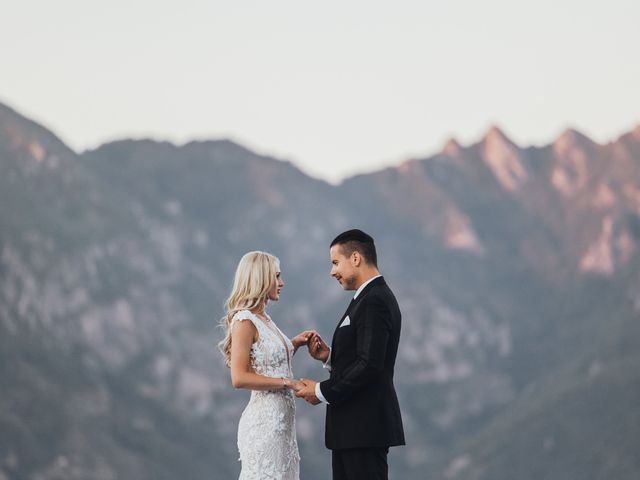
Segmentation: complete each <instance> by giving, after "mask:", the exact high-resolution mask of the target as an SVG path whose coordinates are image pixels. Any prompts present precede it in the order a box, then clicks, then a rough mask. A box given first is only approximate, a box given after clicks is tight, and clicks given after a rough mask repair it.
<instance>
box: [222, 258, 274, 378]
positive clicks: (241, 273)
mask: <svg viewBox="0 0 640 480" xmlns="http://www.w3.org/2000/svg"><path fill="white" fill-rule="evenodd" d="M279 271H280V260H278V258H277V257H275V256H273V255H271V254H270V253H266V252H260V251H255V252H249V253H246V254H245V255H244V256H243V257H242V258H241V259H240V262H239V263H238V267H237V268H236V274H235V277H234V279H233V289H232V290H231V295H229V298H228V299H227V301H226V303H225V310H226V312H227V313H226V315H225V316H224V317H222V321H221V322H220V323H221V326H222V327H223V328H224V329H225V332H226V333H225V337H224V339H223V340H222V341H221V342H220V343H218V348H220V351H221V352H222V354H223V355H224V361H225V363H226V365H227V366H229V364H230V361H231V320H232V318H233V316H234V315H235V314H236V313H237V312H239V311H240V310H254V309H262V308H264V307H265V306H266V304H267V300H268V294H269V291H270V290H271V289H272V288H273V286H274V284H275V283H276V281H277V274H278V272H279Z"/></svg>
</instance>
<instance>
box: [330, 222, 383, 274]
mask: <svg viewBox="0 0 640 480" xmlns="http://www.w3.org/2000/svg"><path fill="white" fill-rule="evenodd" d="M334 245H340V246H341V247H342V253H343V254H344V255H345V256H347V257H349V256H350V255H351V254H352V253H353V252H355V251H357V252H358V253H360V255H362V256H363V257H364V261H365V262H366V263H367V264H369V265H373V266H374V267H376V268H378V255H377V254H376V246H375V244H374V243H373V237H372V236H371V235H367V234H366V233H364V232H363V231H362V230H358V229H357V228H354V229H353V230H347V231H346V232H342V233H341V234H340V235H338V236H337V237H336V238H334V239H333V242H331V245H330V246H329V248H331V247H333V246H334Z"/></svg>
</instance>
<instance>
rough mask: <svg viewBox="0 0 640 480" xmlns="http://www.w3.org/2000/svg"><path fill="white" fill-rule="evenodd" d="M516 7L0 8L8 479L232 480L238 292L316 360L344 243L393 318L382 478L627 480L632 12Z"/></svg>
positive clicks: (343, 296)
mask: <svg viewBox="0 0 640 480" xmlns="http://www.w3.org/2000/svg"><path fill="white" fill-rule="evenodd" d="M518 3H519V2H515V3H514V2H506V1H500V0H491V1H487V2H483V3H481V4H480V3H478V2H471V1H468V0H454V1H451V2H447V3H446V5H445V4H442V5H427V4H424V2H409V1H407V2H404V1H403V2H396V3H394V5H393V6H391V5H388V4H385V3H382V2H366V3H365V2H362V1H353V2H349V4H348V5H345V4H344V3H338V2H335V1H328V2H323V3H322V4H321V5H320V4H318V5H306V4H301V3H300V2H293V1H278V2H270V3H265V2H258V1H248V2H243V3H238V2H235V3H231V2H228V3H227V2H216V1H214V2H211V1H210V2H204V1H196V0H186V1H183V2H181V3H180V4H178V2H171V1H167V2H160V3H159V2H150V1H146V0H141V1H135V2H123V1H120V0H114V1H112V2H109V3H105V4H94V3H92V2H80V1H75V0H62V1H60V2H54V3H51V2H48V3H45V2H41V1H40V2H38V1H33V0H25V1H23V2H20V3H14V4H12V5H11V6H8V7H6V8H4V9H3V13H2V28H1V29H0V54H1V58H2V67H3V68H2V77H1V78H2V83H1V84H0V167H1V174H0V480H9V479H10V480H23V479H24V480H62V479H69V480H75V479H78V480H92V479H96V480H98V479H100V480H103V479H104V480H107V479H140V480H146V479H149V480H165V479H166V480H169V479H172V480H173V479H175V478H176V477H180V478H182V479H184V480H200V479H205V478H206V479H211V478H213V479H231V478H236V477H237V475H238V473H239V471H240V464H239V462H238V460H237V458H238V453H237V448H236V429H237V422H238V419H239V417H240V414H241V412H242V409H243V408H244V405H245V404H246V402H247V401H248V397H249V393H248V392H246V391H235V390H234V389H233V388H232V387H231V385H230V381H229V373H228V370H227V369H226V367H225V366H224V364H223V361H222V357H221V355H220V354H219V352H218V351H217V349H216V346H215V345H216V343H217V342H218V341H219V340H220V339H221V337H222V336H223V332H222V331H221V330H220V329H219V328H218V327H217V324H218V321H219V319H220V317H221V316H222V315H223V313H224V311H223V304H224V300H225V298H226V296H227V294H228V293H229V290H230V287H231V281H232V276H233V272H234V270H235V266H236V264H237V262H238V260H239V258H240V256H241V255H242V254H243V253H245V252H246V251H248V250H253V249H261V250H267V251H269V252H271V253H274V254H275V255H277V256H279V257H280V259H281V263H282V271H283V275H284V280H285V287H284V290H283V294H282V297H281V301H280V302H278V303H276V304H272V305H271V306H270V313H271V316H272V317H273V318H274V320H275V321H276V322H277V323H278V324H279V325H280V326H281V328H282V329H283V330H284V331H285V332H286V333H288V334H289V335H290V336H293V335H294V334H296V333H298V332H299V331H301V330H303V329H307V328H316V329H318V330H319V331H320V333H321V334H322V335H323V336H324V337H325V338H327V339H328V338H330V337H331V335H332V333H333V329H334V328H335V325H336V322H337V320H338V319H339V316H340V315H341V313H342V312H343V311H344V308H345V306H346V305H347V303H348V301H349V293H347V292H343V291H342V290H341V288H340V287H339V286H338V285H337V283H336V282H335V281H334V280H332V279H331V278H330V277H329V275H328V272H329V268H330V265H329V261H328V246H329V243H330V241H331V240H332V239H333V237H334V236H335V235H336V234H337V233H339V232H341V231H343V230H345V229H347V228H352V227H358V228H362V229H364V230H365V231H367V232H368V233H370V234H372V235H373V236H374V237H375V239H376V243H377V248H378V255H379V263H380V268H381V270H382V272H383V274H384V275H385V277H386V279H387V281H388V283H389V284H390V286H391V287H392V289H393V290H394V292H395V293H396V296H397V297H398V300H399V303H400V306H401V309H402V312H403V337H402V340H401V344H400V350H399V356H398V361H397V365H396V386H397V389H398V392H399V397H400V403H401V407H402V409H403V415H404V424H405V431H406V436H407V446H405V447H402V448H395V449H392V451H391V453H390V464H391V476H392V478H398V479H416V480H417V479H423V478H429V479H442V480H446V479H464V480H514V479H518V480H534V479H535V480H538V479H540V478H545V479H553V480H555V479H557V480H591V479H607V480H611V479H616V480H636V479H637V478H639V477H640V454H638V452H640V349H639V348H638V347H640V269H639V268H638V267H640V113H639V112H640V109H639V107H640V93H639V90H638V88H637V85H640V62H637V61H634V60H633V58H635V57H636V56H637V45H640V30H638V29H637V23H638V19H640V4H638V3H637V2H632V1H630V0H612V1H610V2H608V3H607V4H606V5H605V4H603V3H601V2H591V1H587V2H584V1H583V2H577V1H573V0H565V1H562V2H555V3H552V2H550V1H546V0H544V1H540V2H536V3H535V4H527V5H519V4H518ZM294 370H295V374H296V376H299V377H301V376H306V377H310V378H315V379H322V378H324V376H325V373H324V372H323V371H322V369H321V368H319V365H317V364H316V363H315V362H313V361H312V360H310V359H309V358H308V356H307V354H306V352H305V351H304V350H302V351H300V352H298V353H297V355H296V357H295V362H294ZM297 431H298V441H299V445H300V450H301V456H302V463H301V469H302V471H301V478H302V479H304V480H321V479H327V478H329V477H330V454H329V452H328V451H327V450H326V449H325V448H324V446H323V431H324V410H323V408H322V407H315V408H312V407H310V406H309V405H307V404H305V403H304V402H299V403H298V415H297Z"/></svg>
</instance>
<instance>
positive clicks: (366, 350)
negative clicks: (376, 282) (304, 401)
mask: <svg viewBox="0 0 640 480" xmlns="http://www.w3.org/2000/svg"><path fill="white" fill-rule="evenodd" d="M366 302H367V303H366V305H364V307H365V312H364V316H363V317H362V318H359V319H358V322H357V323H356V325H354V326H355V328H356V357H355V359H354V361H353V362H352V363H351V364H349V365H347V366H346V367H345V368H344V369H342V372H341V375H339V376H338V375H335V376H334V375H332V376H331V378H329V380H325V381H324V382H321V383H320V391H321V392H322V395H323V396H324V398H325V399H326V400H327V402H328V403H329V404H331V405H337V404H340V403H341V402H343V401H345V400H347V399H348V398H349V397H350V396H351V395H353V394H354V393H355V392H357V391H358V390H361V389H362V388H364V387H366V386H367V385H368V384H369V383H371V382H372V381H374V380H376V379H377V378H378V377H379V376H380V375H381V374H382V372H383V369H384V363H385V362H384V361H385V355H386V351H387V342H388V339H389V333H390V332H391V314H390V311H389V308H388V307H387V305H386V304H385V302H384V301H383V300H382V299H381V298H380V297H378V296H375V295H371V296H370V297H369V298H367V299H366Z"/></svg>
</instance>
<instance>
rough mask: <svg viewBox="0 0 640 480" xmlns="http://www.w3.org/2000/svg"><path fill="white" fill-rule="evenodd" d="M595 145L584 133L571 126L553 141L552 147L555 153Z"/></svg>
mask: <svg viewBox="0 0 640 480" xmlns="http://www.w3.org/2000/svg"><path fill="white" fill-rule="evenodd" d="M593 145H595V144H594V142H593V141H592V140H591V139H590V138H589V137H587V136H586V135H584V134H582V133H580V132H579V131H577V130H574V129H572V128H567V129H566V130H564V131H563V132H562V133H561V134H560V136H558V138H557V139H556V141H555V142H553V149H554V151H555V152H556V153H566V152H568V151H571V150H575V149H579V150H584V149H585V148H589V147H591V146H593Z"/></svg>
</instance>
